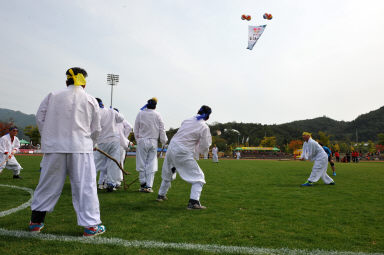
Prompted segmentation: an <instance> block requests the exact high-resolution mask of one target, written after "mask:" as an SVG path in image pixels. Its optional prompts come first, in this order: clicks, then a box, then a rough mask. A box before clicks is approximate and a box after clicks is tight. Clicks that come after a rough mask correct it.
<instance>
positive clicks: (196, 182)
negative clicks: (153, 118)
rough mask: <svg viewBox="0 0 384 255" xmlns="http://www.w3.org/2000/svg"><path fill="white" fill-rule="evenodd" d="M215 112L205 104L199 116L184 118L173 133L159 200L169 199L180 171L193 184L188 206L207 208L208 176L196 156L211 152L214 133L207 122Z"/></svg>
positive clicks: (166, 156)
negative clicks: (205, 189) (204, 197)
mask: <svg viewBox="0 0 384 255" xmlns="http://www.w3.org/2000/svg"><path fill="white" fill-rule="evenodd" d="M211 112H212V110H211V108H210V107H208V106H206V105H203V106H202V107H201V108H200V110H199V111H198V115H197V116H194V117H192V118H189V119H186V120H184V121H183V123H182V124H181V127H180V128H179V130H178V131H177V133H176V134H175V135H174V136H173V138H172V140H171V142H170V144H169V146H168V150H167V154H166V155H165V159H164V163H163V168H162V174H161V177H162V182H161V186H160V189H159V193H158V196H157V201H159V202H161V201H164V200H167V199H168V198H167V197H166V194H167V192H168V189H169V188H170V187H171V181H172V180H174V179H175V178H176V173H179V175H180V177H181V178H182V179H183V180H184V181H186V182H188V183H190V184H192V187H191V193H190V199H189V202H188V206H187V209H206V207H205V206H202V205H201V204H200V195H201V191H202V190H203V185H204V184H205V177H204V173H203V171H202V170H201V168H200V167H199V165H198V164H197V161H196V159H195V156H196V155H199V154H204V153H205V152H207V151H208V150H209V147H210V146H211V144H212V136H211V133H210V130H209V127H208V125H207V124H206V122H205V121H206V120H208V119H209V115H210V114H211Z"/></svg>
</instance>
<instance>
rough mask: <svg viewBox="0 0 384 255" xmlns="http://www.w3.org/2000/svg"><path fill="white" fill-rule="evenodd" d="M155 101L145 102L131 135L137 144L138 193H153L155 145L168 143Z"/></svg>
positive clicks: (154, 99) (155, 158) (155, 161)
mask: <svg viewBox="0 0 384 255" xmlns="http://www.w3.org/2000/svg"><path fill="white" fill-rule="evenodd" d="M156 105H157V99H156V98H151V99H149V100H148V101H147V104H146V105H144V106H143V107H142V108H141V109H140V112H139V113H138V114H137V116H136V120H135V126H134V128H133V133H134V135H135V139H136V142H137V147H136V170H137V171H138V172H139V180H140V189H139V191H140V192H145V193H151V192H153V190H152V186H153V181H154V178H155V173H156V172H157V168H158V167H157V145H158V140H159V138H160V142H161V143H162V145H163V148H164V146H165V144H166V143H167V141H168V138H167V135H166V133H165V128H164V122H163V119H162V118H161V115H160V113H159V112H157V111H156V110H155V109H156Z"/></svg>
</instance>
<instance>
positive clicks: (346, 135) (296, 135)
mask: <svg viewBox="0 0 384 255" xmlns="http://www.w3.org/2000/svg"><path fill="white" fill-rule="evenodd" d="M10 120H13V122H14V124H15V125H16V126H18V127H19V130H20V135H19V137H20V138H24V135H23V132H22V131H23V129H24V127H26V126H29V125H33V126H36V120H35V115H33V114H24V113H22V112H19V111H12V110H8V109H2V108H0V122H9V121H10ZM210 128H211V133H212V135H216V134H217V130H220V132H221V135H220V137H221V138H223V139H225V140H226V142H227V143H228V144H237V143H243V139H244V142H246V140H247V138H248V137H249V140H248V141H249V142H248V143H249V145H250V146H257V145H259V144H260V142H261V140H262V139H263V138H264V136H275V137H276V142H277V144H278V145H285V144H287V143H289V142H290V141H291V140H294V139H300V138H301V133H302V132H303V131H308V132H311V133H312V134H313V136H314V137H315V138H316V137H317V135H318V132H319V131H322V132H325V133H326V134H327V135H330V138H331V140H332V141H339V142H340V141H356V139H357V140H358V141H359V142H360V141H368V140H372V141H376V140H377V135H378V134H379V133H384V107H381V108H379V109H377V110H375V111H371V112H369V113H366V114H362V115H360V116H359V117H357V118H356V119H355V120H353V121H349V122H346V121H337V120H333V119H331V118H328V117H319V118H314V119H307V120H299V121H293V122H289V123H284V124H279V125H263V124H260V123H238V122H229V123H213V124H212V125H210ZM234 130H237V131H238V132H239V133H238V132H236V131H234ZM176 131H177V130H175V129H171V130H169V131H168V132H167V133H168V135H169V136H170V137H172V136H173V134H174V133H175V132H176ZM356 131H357V132H356ZM356 134H357V135H356ZM27 140H28V139H27Z"/></svg>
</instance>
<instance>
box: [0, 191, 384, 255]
mask: <svg viewBox="0 0 384 255" xmlns="http://www.w3.org/2000/svg"><path fill="white" fill-rule="evenodd" d="M0 186H3V187H9V188H17V189H21V190H25V191H28V192H29V193H30V194H31V199H30V200H29V201H28V202H26V203H24V204H22V205H20V206H18V207H16V208H14V209H11V210H7V211H3V212H0V217H3V216H5V215H8V214H10V213H12V212H16V211H19V210H22V209H24V208H26V207H28V206H29V205H30V204H31V200H32V197H33V190H32V189H29V188H23V187H17V186H11V185H3V184H0ZM0 236H11V237H21V238H33V239H39V240H43V241H61V242H77V243H86V244H95V245H116V246H123V247H131V248H145V249H159V248H160V249H175V250H190V251H203V252H212V253H226V254H229V253H235V254H273V255H307V254H314V255H384V253H365V252H349V251H325V250H299V249H288V248H280V249H269V248H259V247H244V246H224V245H213V244H191V243H165V242H157V241H137V240H132V241H128V240H124V239H120V238H103V237H93V238H92V237H76V236H62V235H52V234H44V233H31V232H28V231H20V230H7V229H3V228H0Z"/></svg>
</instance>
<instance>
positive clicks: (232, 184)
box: [0, 156, 384, 254]
mask: <svg viewBox="0 0 384 255" xmlns="http://www.w3.org/2000/svg"><path fill="white" fill-rule="evenodd" d="M18 160H19V162H20V163H21V164H22V166H23V167H24V170H22V173H21V175H22V176H23V177H24V178H23V179H22V180H13V179H12V172H11V171H9V170H4V172H3V173H2V174H1V175H0V183H1V184H11V185H17V186H23V187H29V188H32V189H35V187H36V185H37V183H38V178H39V171H38V169H39V160H40V157H36V156H19V157H18ZM161 163H162V161H161V162H159V165H160V167H159V169H161ZM199 164H200V166H201V168H202V169H203V171H204V172H205V176H206V181H207V184H206V185H205V186H204V189H203V193H202V196H201V203H202V204H203V205H205V206H207V207H208V209H207V210H203V211H189V210H186V206H187V203H188V199H189V192H190V185H189V184H188V183H186V182H184V181H182V180H181V179H180V178H179V177H178V178H177V180H176V181H174V182H173V183H172V187H171V189H170V190H169V193H168V198H169V200H168V201H165V202H163V203H159V202H156V201H155V199H156V196H157V193H156V192H157V190H158V188H159V185H160V181H161V171H159V172H158V173H157V174H156V179H155V184H154V190H155V192H154V193H151V194H146V193H139V192H137V190H138V188H139V184H138V183H137V182H136V183H135V184H133V185H132V186H131V187H130V189H128V190H126V191H125V190H119V191H117V192H113V193H106V192H104V191H99V200H100V206H101V218H102V221H103V223H104V224H105V225H106V227H107V232H106V233H105V234H104V235H103V237H116V238H121V239H125V240H156V241H163V242H178V243H181V242H185V243H196V244H219V245H236V246H257V247H266V248H282V247H288V248H292V249H309V250H311V249H325V250H339V251H364V252H380V251H381V252H382V251H384V227H383V226H384V224H383V223H384V200H383V197H384V191H383V188H382V180H383V177H384V163H359V164H341V163H340V164H337V165H336V168H337V169H336V171H337V176H336V177H334V179H335V181H336V185H335V186H329V185H324V184H323V183H322V182H321V181H319V183H318V184H316V185H315V186H314V187H301V186H300V184H301V183H303V182H305V181H306V179H307V178H308V176H309V174H310V171H311V167H312V163H310V162H296V161H261V160H221V161H220V163H219V164H215V163H213V162H211V161H210V160H200V161H199ZM134 167H135V159H134V158H127V161H126V164H125V168H126V169H128V170H130V172H132V175H130V176H129V177H128V178H129V179H128V180H127V182H130V181H131V180H133V179H134V178H136V177H137V172H136V171H135V170H134ZM0 199H1V203H0V211H4V210H7V209H9V208H12V207H14V206H17V205H19V204H20V203H22V202H25V201H26V200H28V199H29V194H26V192H23V191H20V190H15V189H8V188H5V187H0ZM29 217H30V210H27V209H25V210H22V211H20V212H17V213H15V214H12V215H8V216H5V217H2V218H0V227H1V228H5V229H14V230H26V229H27V223H28V222H29ZM45 223H46V228H45V229H44V233H50V234H57V235H70V236H80V235H81V234H82V228H81V227H79V226H77V223H76V215H75V212H74V209H73V206H72V202H71V193H70V184H69V182H67V183H66V184H65V186H64V190H63V194H62V196H61V198H60V200H59V203H58V204H57V205H56V207H55V211H54V212H53V213H50V214H48V215H47V217H46V222H45ZM10 239H12V238H10V237H4V236H0V251H1V249H2V248H1V247H8V246H10V247H11V249H13V250H15V251H20V253H17V252H16V253H14V254H22V252H23V251H24V249H28V247H30V246H31V242H37V243H39V244H40V245H38V247H40V246H41V248H37V249H38V250H40V251H41V252H42V254H44V253H46V254H50V253H51V251H52V250H60V249H63V251H65V253H69V254H81V253H82V252H83V253H87V252H88V249H89V247H90V245H84V244H72V245H69V244H68V243H63V242H49V244H50V245H49V246H50V247H51V248H50V249H51V251H49V250H48V248H47V247H44V243H46V242H44V241H33V240H27V239H18V240H17V242H14V241H10ZM71 247H75V248H74V250H71V249H70V248H71ZM94 249H95V248H94ZM96 249H98V250H99V248H96ZM99 251H103V253H107V254H109V253H110V254H115V253H114V252H113V251H118V252H121V253H124V252H123V251H126V253H131V254H135V253H139V254H164V253H165V252H166V253H168V252H169V253H178V254H180V253H182V254H191V251H189V252H188V251H172V252H171V250H168V251H164V250H151V249H133V248H122V247H119V248H117V247H113V246H111V247H108V246H106V247H103V248H100V250H99ZM197 253H198V252H194V254H197ZM7 254H9V253H7ZM29 254H31V253H29ZM36 254H37V253H36ZM40 254H41V253H40ZM199 254H204V253H199Z"/></svg>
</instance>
